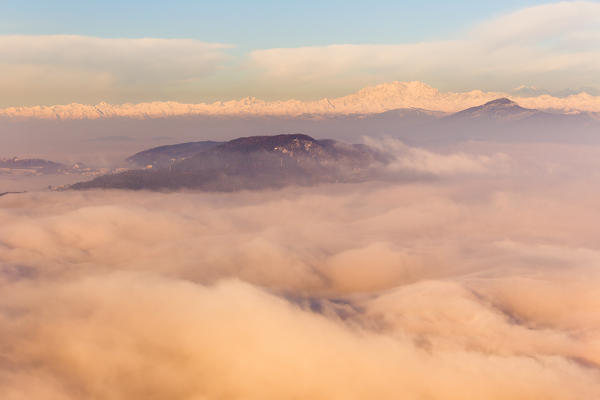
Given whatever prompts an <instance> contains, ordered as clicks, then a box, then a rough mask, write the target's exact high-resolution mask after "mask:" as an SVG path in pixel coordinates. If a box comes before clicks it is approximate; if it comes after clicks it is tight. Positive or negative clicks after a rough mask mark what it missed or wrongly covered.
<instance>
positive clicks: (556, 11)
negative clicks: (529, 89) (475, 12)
mask: <svg viewBox="0 0 600 400" xmlns="http://www.w3.org/2000/svg"><path fill="white" fill-rule="evenodd" d="M599 34H600V4H598V3H595V2H562V3H555V4H547V5H542V6H536V7H531V8H527V9H524V10H520V11H517V12H514V13H511V14H508V15H504V16H500V17H498V18H495V19H492V20H489V21H486V22H484V23H481V24H479V25H477V26H476V27H473V28H471V29H469V30H468V31H466V32H465V33H464V34H461V35H459V36H457V37H456V38H454V39H450V40H438V41H431V42H418V43H404V44H397V45H377V44H373V45H368V44H367V45H362V44H361V45H358V44H335V45H328V46H312V47H299V48H278V49H265V50H256V51H254V52H252V53H251V54H250V58H251V60H252V63H253V64H254V66H255V67H256V68H257V69H259V70H260V71H262V72H263V73H265V74H266V76H268V77H269V78H271V79H277V80H280V81H289V80H291V79H295V80H298V81H300V82H303V83H304V84H315V83H317V82H318V83H323V84H326V85H328V84H330V83H329V82H330V81H331V80H333V81H334V82H345V83H346V84H348V85H356V84H359V85H364V84H366V83H370V82H373V81H382V80H384V81H385V80H394V79H398V78H401V79H402V80H422V81H426V82H428V83H431V84H433V85H435V86H437V87H440V88H443V89H451V90H464V88H480V89H486V90H505V91H508V90H509V89H510V88H511V87H515V86H519V85H523V84H527V85H535V86H538V87H543V88H546V89H550V90H561V89H566V88H569V87H573V88H576V87H582V86H592V87H594V86H595V87H598V86H600V81H599V80H598V79H599V78H598V76H600V41H598V40H597V38H598V35H599Z"/></svg>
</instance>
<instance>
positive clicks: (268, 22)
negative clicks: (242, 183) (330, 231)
mask: <svg viewBox="0 0 600 400" xmlns="http://www.w3.org/2000/svg"><path fill="white" fill-rule="evenodd" d="M599 38H600V3H599V2H593V1H574V2H560V3H557V2H554V3H551V2H550V3H549V2H542V1H513V0H509V1H502V2H497V1H494V2H492V1H480V2H470V1H454V2H445V1H420V2H417V1H371V2H364V1H337V0H334V1H320V2H318V1H303V2H283V1H253V2H249V1H222V2H204V1H170V2H165V1H156V0H151V1H137V0H134V1H126V2H117V1H111V0H109V1H102V2H96V1H87V2H81V1H53V2H47V1H2V2H0V51H1V52H2V54H3V57H2V58H1V59H0V90H1V91H2V93H4V96H2V98H1V99H0V107H7V106H19V105H50V104H65V103H70V102H82V103H91V104H95V103H98V102H101V101H107V102H111V103H123V102H141V101H153V100H162V101H164V100H174V101H182V102H202V101H215V100H228V99H234V98H242V97H246V96H255V97H258V98H263V99H266V100H274V99H289V98H298V99H317V98H322V97H334V96H340V95H344V94H348V93H352V92H354V91H356V90H358V89H360V88H362V87H364V86H367V85H374V84H378V83H383V82H389V81H394V80H398V81H412V80H419V81H423V82H425V83H427V84H430V85H432V86H434V87H436V88H439V89H441V90H447V91H467V90H473V89H481V90H495V91H507V92H508V91H511V90H514V89H515V88H517V87H522V86H523V87H526V88H527V89H529V90H535V91H538V92H540V93H541V92H549V93H552V94H558V95H561V94H568V93H572V92H577V91H581V90H586V91H588V92H595V91H597V90H599V89H600V78H598V76H600V40H599Z"/></svg>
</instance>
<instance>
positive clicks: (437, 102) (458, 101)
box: [0, 82, 600, 119]
mask: <svg viewBox="0 0 600 400" xmlns="http://www.w3.org/2000/svg"><path fill="white" fill-rule="evenodd" d="M500 97H506V98H510V99H511V100H513V101H515V102H517V103H518V104H520V105H521V106H523V107H526V108H532V109H538V110H552V111H554V112H560V113H577V112H600V96H592V95H590V94H588V93H585V92H582V93H579V94H575V95H570V96H567V97H560V98H559V97H553V96H550V95H541V96H535V97H516V96H510V95H508V94H506V93H500V92H483V91H480V90H474V91H470V92H441V91H439V90H437V89H435V88H433V87H431V86H428V85H426V84H424V83H422V82H391V83H384V84H381V85H377V86H371V87H366V88H364V89H361V90H359V91H358V92H356V93H353V94H350V95H347V96H343V97H337V98H332V99H329V98H323V99H321V100H315V101H301V100H282V101H264V100H260V99H257V98H254V97H247V98H244V99H240V100H230V101H217V102H214V103H198V104H184V103H178V102H172V101H167V102H150V103H139V104H132V103H125V104H108V103H104V102H102V103H99V104H96V105H86V104H78V103H72V104H66V105H54V106H34V107H9V108H4V109H0V118H2V117H4V118H39V119H99V118H113V117H126V118H138V119H143V118H164V117H177V116H191V115H209V116H210V115H214V116H251V115H255V116H260V115H273V116H290V117H295V116H301V115H311V114H312V115H350V114H376V113H382V112H386V111H390V110H396V109H402V108H404V109H406V108H418V109H424V110H431V111H437V112H446V113H452V112H457V111H460V110H464V109H466V108H469V107H475V106H478V105H480V104H483V103H486V102H489V101H491V100H494V99H497V98H500Z"/></svg>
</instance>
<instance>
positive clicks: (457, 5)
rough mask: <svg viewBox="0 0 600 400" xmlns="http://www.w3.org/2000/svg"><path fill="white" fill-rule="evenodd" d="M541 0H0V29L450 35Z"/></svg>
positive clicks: (306, 41)
mask: <svg viewBox="0 0 600 400" xmlns="http://www.w3.org/2000/svg"><path fill="white" fill-rule="evenodd" d="M543 3H544V2H543V1H522V0H521V1H516V0H502V1H472V0H470V1H465V0H458V1H440V0H436V1H381V0H380V1H364V0H363V1H356V0H345V1H343V0H329V1H324V0H321V1H314V0H304V1H266V0H255V1H239V0H237V1H231V0H229V1H182V0H179V1H164V0H161V1H158V0H146V1H141V0H133V1H122V0H121V1H115V0H105V1H82V0H77V1H75V0H69V1H56V0H53V1H48V0H35V1H31V0H13V1H6V0H5V1H2V2H0V34H79V35H88V36H99V37H110V38H117V37H129V38H139V37H159V38H194V39H199V40H202V41H208V42H226V43H231V44H234V45H236V46H238V47H242V48H246V49H247V48H269V47H294V46H309V45H326V44H332V43H336V44H342V43H377V44H394V43H399V42H408V41H411V42H412V41H420V40H429V39H433V38H438V37H447V36H453V35H455V34H457V33H460V32H461V31H462V30H464V29H465V28H466V27H468V26H470V25H472V24H475V23H477V22H478V21H480V20H482V19H485V18H490V17H493V16H495V15H498V14H501V13H505V12H510V11H514V10H518V9H520V8H523V7H526V6H531V5H536V4H543Z"/></svg>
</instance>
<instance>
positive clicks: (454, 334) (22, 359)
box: [0, 141, 600, 400]
mask: <svg viewBox="0 0 600 400" xmlns="http://www.w3.org/2000/svg"><path fill="white" fill-rule="evenodd" d="M371 144H373V145H379V146H382V147H385V148H388V149H392V150H393V151H395V152H396V153H397V154H399V155H402V157H400V158H399V159H398V162H396V163H394V164H393V165H392V166H391V167H390V168H389V169H390V171H389V173H390V174H393V173H394V171H406V170H414V171H416V172H418V174H417V175H415V176H423V173H426V174H427V179H411V180H409V181H403V180H402V179H398V180H392V179H387V180H385V181H383V182H367V183H361V184H336V185H322V186H317V187H304V188H302V187H289V188H286V189H282V190H274V191H271V190H269V191H256V192H238V193H202V192H178V193H151V192H128V191H85V192H71V191H65V192H35V191H34V192H29V193H25V194H20V195H7V196H3V197H0V221H1V222H0V293H1V294H2V295H1V296H0V398H2V399H6V400H24V399H51V400H63V399H65V400H66V399H83V398H88V399H286V398H301V399H366V398H372V399H398V398H404V399H419V400H420V399H467V398H473V399H484V398H485V399H512V400H514V399H536V400H537V399H582V400H583V399H585V400H588V399H594V398H600V312H599V310H600V292H599V291H598V287H600V269H599V267H600V244H599V241H598V235H599V233H600V228H599V226H600V213H599V211H600V206H599V202H598V199H599V198H600V186H599V185H598V184H599V183H600V173H599V172H600V161H597V160H600V157H598V156H599V155H600V150H598V149H595V148H593V147H581V146H580V147H577V146H566V145H564V146H559V145H535V146H534V145H510V146H509V145H486V146H483V145H481V146H479V145H474V144H472V145H470V146H471V147H469V146H466V147H465V148H464V149H462V150H461V151H454V152H447V153H445V154H442V153H433V152H430V151H427V150H424V149H414V148H410V147H406V146H404V145H402V144H400V143H397V142H390V141H387V142H386V141H384V142H381V143H379V144H378V143H371ZM482 146H483V147H482ZM405 175H406V174H404V175H402V176H405Z"/></svg>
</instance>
